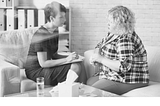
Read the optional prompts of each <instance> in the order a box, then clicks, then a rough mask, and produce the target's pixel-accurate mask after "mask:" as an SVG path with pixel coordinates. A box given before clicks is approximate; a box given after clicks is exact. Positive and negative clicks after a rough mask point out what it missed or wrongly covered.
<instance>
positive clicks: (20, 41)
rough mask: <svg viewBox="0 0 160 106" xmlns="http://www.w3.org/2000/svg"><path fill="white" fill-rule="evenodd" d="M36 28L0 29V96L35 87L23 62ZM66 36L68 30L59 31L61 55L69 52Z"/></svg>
mask: <svg viewBox="0 0 160 106" xmlns="http://www.w3.org/2000/svg"><path fill="white" fill-rule="evenodd" d="M38 28H39V27H33V28H26V29H21V30H10V31H0V96H5V95H8V94H13V93H23V92H26V91H30V90H35V89H36V82H34V81H32V80H30V79H28V78H27V77H26V74H25V69H24V64H25V62H26V59H27V55H28V51H29V47H30V44H31V40H32V37H33V35H34V33H35V32H36V31H37V30H38ZM68 38H69V33H68V32H60V33H59V40H60V41H59V49H58V52H59V53H62V55H63V54H64V52H65V53H66V52H69V49H68V48H67V47H66V46H68V42H66V41H68ZM36 40H38V39H36ZM45 87H50V85H45Z"/></svg>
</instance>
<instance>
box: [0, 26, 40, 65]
mask: <svg viewBox="0 0 160 106" xmlns="http://www.w3.org/2000/svg"><path fill="white" fill-rule="evenodd" d="M37 29H38V28H37V27H36V28H28V29H23V30H13V31H1V32H0V59H3V60H5V61H8V62H10V63H12V64H14V65H17V66H19V67H20V68H22V67H23V64H24V63H25V61H26V58H27V54H28V50H29V46H30V43H31V39H32V36H33V34H34V33H35V32H36V31H37Z"/></svg>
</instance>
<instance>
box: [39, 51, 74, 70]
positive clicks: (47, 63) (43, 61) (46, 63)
mask: <svg viewBox="0 0 160 106" xmlns="http://www.w3.org/2000/svg"><path fill="white" fill-rule="evenodd" d="M37 56H38V62H39V64H40V66H41V67H43V68H45V67H53V66H58V65H62V64H64V63H67V62H70V61H72V60H74V59H76V54H75V53H71V54H70V55H69V56H67V57H65V58H61V59H56V60H47V52H37Z"/></svg>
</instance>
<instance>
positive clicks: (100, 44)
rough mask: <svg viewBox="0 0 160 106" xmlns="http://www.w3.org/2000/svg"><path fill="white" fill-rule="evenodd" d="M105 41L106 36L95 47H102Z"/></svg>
mask: <svg viewBox="0 0 160 106" xmlns="http://www.w3.org/2000/svg"><path fill="white" fill-rule="evenodd" d="M104 42H105V37H104V38H103V39H102V40H101V41H100V42H99V43H98V44H97V45H96V47H95V48H101V46H102V44H103V43H104Z"/></svg>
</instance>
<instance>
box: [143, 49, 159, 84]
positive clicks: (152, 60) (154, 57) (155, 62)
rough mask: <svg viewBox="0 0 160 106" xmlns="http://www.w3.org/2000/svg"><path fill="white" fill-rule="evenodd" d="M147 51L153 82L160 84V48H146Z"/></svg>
mask: <svg viewBox="0 0 160 106" xmlns="http://www.w3.org/2000/svg"><path fill="white" fill-rule="evenodd" d="M145 48H146V50H147V60H148V66H149V75H150V80H151V81H156V82H160V59H159V57H160V47H159V46H145Z"/></svg>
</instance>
